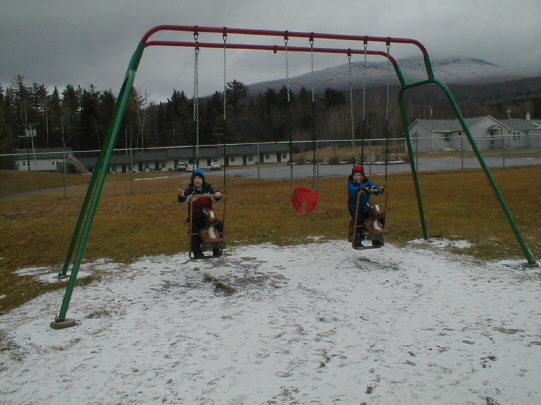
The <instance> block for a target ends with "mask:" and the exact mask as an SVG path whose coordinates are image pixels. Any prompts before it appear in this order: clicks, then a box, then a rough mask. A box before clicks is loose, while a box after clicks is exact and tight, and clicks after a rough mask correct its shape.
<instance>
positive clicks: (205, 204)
mask: <svg viewBox="0 0 541 405" xmlns="http://www.w3.org/2000/svg"><path fill="white" fill-rule="evenodd" d="M214 193H215V191H214V189H213V188H212V185H211V184H210V183H205V182H203V185H202V187H201V190H196V189H195V186H194V185H193V183H190V185H189V186H188V188H187V189H186V190H184V197H181V196H180V195H179V196H178V202H179V203H181V204H190V201H191V199H192V195H194V194H214ZM220 199H221V198H215V197H208V198H207V197H199V198H197V199H195V200H194V202H193V213H194V214H196V213H197V214H203V208H210V209H212V203H213V202H218V201H220Z"/></svg>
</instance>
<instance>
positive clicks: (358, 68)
mask: <svg viewBox="0 0 541 405" xmlns="http://www.w3.org/2000/svg"><path fill="white" fill-rule="evenodd" d="M397 62H398V65H399V67H400V70H401V72H402V74H403V76H404V78H405V79H406V81H407V82H408V83H411V82H415V81H419V80H425V79H427V73H426V68H425V64H424V61H423V59H422V58H421V57H412V58H407V59H400V60H397ZM431 64H432V70H433V72H434V77H435V78H436V79H439V80H441V81H443V82H444V83H445V84H485V83H497V82H505V81H510V80H519V79H526V78H532V77H538V76H539V73H538V72H533V71H528V70H522V69H516V68H509V67H505V66H498V65H495V64H492V63H489V62H486V61H484V60H481V59H475V58H448V59H434V60H431ZM365 79H366V86H367V87H377V86H385V85H386V83H387V80H388V81H389V83H390V85H391V86H392V85H399V81H398V78H397V75H396V73H395V71H394V68H393V66H392V65H391V64H387V62H386V61H383V62H368V63H367V64H366V73H365V69H364V63H363V62H352V63H351V82H352V86H353V88H355V89H361V88H363V82H364V80H365ZM289 82H290V87H291V90H292V91H294V92H298V91H299V90H300V89H301V88H302V87H303V86H304V87H305V88H306V89H307V90H310V89H311V88H312V76H311V73H306V74H303V75H300V76H295V77H291V78H290V79H289ZM284 85H286V79H285V78H284V79H280V80H273V81H267V82H259V83H254V84H250V85H248V87H249V88H250V94H251V95H257V94H259V93H264V92H265V91H267V89H269V88H271V89H274V90H276V91H278V90H280V89H281V88H282V87H283V86H284ZM314 87H315V90H316V92H322V91H324V90H325V89H326V88H332V89H335V90H342V91H343V90H347V89H349V68H348V65H347V64H343V65H339V66H334V67H330V68H327V69H323V70H318V71H315V72H314Z"/></svg>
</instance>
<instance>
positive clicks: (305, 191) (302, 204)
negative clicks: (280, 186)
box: [291, 187, 319, 214]
mask: <svg viewBox="0 0 541 405" xmlns="http://www.w3.org/2000/svg"><path fill="white" fill-rule="evenodd" d="M318 199H319V194H318V192H317V191H316V190H310V189H309V188H306V187H296V188H294V189H293V190H291V203H292V204H293V207H294V208H295V210H297V211H298V212H300V213H301V214H310V213H312V212H313V211H314V210H315V209H316V205H317V202H318Z"/></svg>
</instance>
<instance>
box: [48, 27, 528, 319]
mask: <svg viewBox="0 0 541 405" xmlns="http://www.w3.org/2000/svg"><path fill="white" fill-rule="evenodd" d="M161 31H176V32H189V33H193V36H194V40H193V41H188V42H181V41H150V40H149V39H150V37H151V36H152V35H153V34H155V33H157V32H161ZM201 33H208V34H221V35H222V39H223V42H222V43H219V42H218V43H202V42H199V34H201ZM233 34H235V35H237V34H238V35H252V36H267V37H281V38H283V39H284V41H285V45H283V46H278V45H274V46H273V45H250V44H226V39H227V37H228V35H233ZM290 38H306V39H308V40H309V41H310V44H311V46H309V47H299V46H288V45H287V41H288V40H289V39H290ZM316 39H324V40H336V41H350V42H351V41H356V43H362V44H363V45H364V49H351V48H348V49H343V48H316V47H314V46H313V43H314V40H316ZM369 42H376V43H384V44H386V45H387V52H383V51H375V50H368V49H367V44H368V43H369ZM391 44H409V45H413V46H416V47H417V48H418V49H419V50H420V51H421V53H422V55H423V59H424V64H425V69H426V74H427V78H426V79H425V80H421V81H417V82H413V83H407V82H406V80H405V78H404V76H403V74H402V72H401V70H400V66H399V65H398V63H397V62H396V60H395V59H394V58H393V57H392V56H391V55H390V54H389V51H388V50H389V46H390V45H391ZM149 46H176V47H191V48H194V49H200V48H214V49H225V48H227V49H246V50H266V51H273V52H274V53H277V52H278V51H281V52H283V51H289V52H315V53H336V54H347V55H352V54H357V55H378V56H382V57H385V58H387V59H388V60H389V61H390V62H391V63H392V64H393V66H394V69H395V72H396V75H397V76H398V79H399V81H400V84H401V86H402V88H401V90H400V92H399V100H398V102H399V105H400V113H401V117H402V124H403V126H404V133H405V137H406V144H407V148H408V154H409V161H410V166H411V171H412V175H413V180H414V186H415V194H416V198H417V204H418V209H419V215H420V219H421V225H422V229H423V237H424V238H425V239H429V235H428V230H427V226H426V220H425V215H424V208H423V203H422V199H421V190H420V186H419V180H418V174H417V167H416V165H415V159H414V156H413V147H412V143H411V138H410V134H409V129H408V127H409V125H408V121H407V114H406V110H405V107H404V93H405V92H406V90H409V89H411V88H414V87H418V86H423V85H426V84H435V85H437V86H439V87H440V88H441V89H442V90H443V91H444V93H445V95H446V96H447V98H448V100H449V102H450V103H451V106H452V108H453V110H454V112H455V114H456V116H457V118H458V120H459V122H460V125H461V126H462V129H463V130H464V133H465V134H466V137H467V139H468V141H469V142H470V145H471V147H472V150H473V151H474V153H475V155H476V157H477V159H478V160H479V163H480V164H481V167H482V169H483V171H484V173H485V175H486V177H487V179H488V181H489V183H490V185H491V187H492V189H493V191H494V193H495V195H496V197H497V199H498V201H499V203H500V206H501V208H502V210H503V212H504V214H505V216H506V218H507V221H508V222H509V225H510V227H511V229H512V230H513V233H514V235H515V237H516V239H517V241H518V243H519V245H520V247H521V249H522V251H523V253H524V255H525V257H526V259H527V262H528V265H531V266H535V265H537V263H536V261H535V259H534V257H533V255H532V253H531V252H530V250H529V248H528V247H527V246H526V244H525V242H524V240H523V238H522V235H521V234H520V231H519V230H518V228H517V226H516V224H515V221H514V219H513V217H512V215H511V213H510V211H509V208H508V207H507V204H506V203H505V201H504V199H503V196H502V194H501V192H500V190H499V188H498V186H497V185H496V182H495V181H494V178H493V177H492V174H491V173H490V170H489V168H488V166H487V165H486V163H485V161H484V159H483V156H482V155H481V152H480V150H479V148H478V147H477V145H476V143H475V141H474V139H473V136H472V134H471V132H470V130H469V128H468V126H467V124H466V122H465V121H464V118H463V117H462V114H461V112H460V110H459V108H458V106H457V104H456V102H455V100H454V99H453V96H452V95H451V92H450V91H449V89H448V88H447V86H446V85H445V84H444V83H443V82H441V81H440V80H437V79H436V78H435V77H434V73H433V71H432V65H431V62H430V58H429V56H428V53H427V51H426V49H425V48H424V46H423V45H422V44H421V43H419V42H418V41H415V40H412V39H405V38H391V37H372V36H357V35H335V34H320V33H319V34H318V33H314V32H291V31H271V30H254V29H237V28H226V27H199V26H183V25H160V26H157V27H154V28H152V29H151V30H149V31H148V32H147V33H146V34H145V35H144V36H143V38H142V39H141V41H140V43H139V44H138V46H137V49H136V50H135V52H134V54H133V56H132V58H131V60H130V64H129V66H128V70H127V72H126V76H125V78H124V82H123V84H122V88H121V90H120V93H119V97H118V100H117V102H116V105H115V110H114V114H113V117H112V119H111V123H110V125H109V128H108V130H107V135H106V138H105V142H104V144H103V147H102V150H101V152H100V155H99V157H98V160H97V162H96V166H95V169H94V172H93V173H92V177H91V179H90V183H89V185H88V189H87V193H86V196H85V199H84V201H83V205H82V208H81V212H80V214H79V219H78V220H77V224H76V226H75V230H74V232H73V237H72V240H71V243H70V246H69V249H68V253H67V255H66V259H65V262H64V265H63V268H62V270H61V271H60V273H59V276H60V277H66V275H67V273H68V270H69V268H70V266H71V272H70V275H69V280H68V283H67V286H66V292H65V295H64V299H63V301H62V305H61V307H60V310H59V313H58V314H57V316H56V318H55V321H53V322H52V323H51V327H53V328H55V329H60V328H65V327H69V326H73V325H75V320H73V319H66V314H67V310H68V307H69V303H70V300H71V295H72V293H73V289H74V287H75V282H76V279H77V273H78V271H79V267H80V265H81V261H82V259H83V255H84V251H85V247H86V243H87V240H88V235H89V233H90V229H91V227H92V222H93V220H94V214H95V212H96V208H97V205H98V201H99V199H100V195H101V191H102V188H103V183H104V181H105V176H106V174H107V170H108V168H109V163H110V161H111V156H112V154H113V149H114V146H115V144H116V140H117V137H118V133H119V131H120V127H121V125H122V121H123V119H124V113H125V111H126V106H127V103H128V100H129V97H130V94H131V91H132V88H133V83H134V80H135V74H136V72H137V68H138V66H139V62H140V61H141V58H142V56H143V51H144V49H145V48H146V47H149ZM74 253H75V257H73V255H74ZM72 259H73V263H72Z"/></svg>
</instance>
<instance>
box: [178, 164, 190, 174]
mask: <svg viewBox="0 0 541 405" xmlns="http://www.w3.org/2000/svg"><path fill="white" fill-rule="evenodd" d="M187 168H188V164H187V163H179V164H178V165H177V170H178V171H179V172H185V171H186V169H187Z"/></svg>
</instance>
